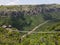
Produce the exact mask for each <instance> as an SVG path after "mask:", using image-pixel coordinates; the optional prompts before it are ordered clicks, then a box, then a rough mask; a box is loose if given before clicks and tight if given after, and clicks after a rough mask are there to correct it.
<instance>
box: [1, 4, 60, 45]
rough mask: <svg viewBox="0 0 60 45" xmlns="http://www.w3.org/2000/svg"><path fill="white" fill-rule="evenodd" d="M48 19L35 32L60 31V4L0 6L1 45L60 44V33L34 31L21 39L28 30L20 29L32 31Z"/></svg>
mask: <svg viewBox="0 0 60 45" xmlns="http://www.w3.org/2000/svg"><path fill="white" fill-rule="evenodd" d="M48 20H50V21H49V22H48V23H46V24H44V25H42V26H40V27H39V28H38V29H36V30H35V31H34V32H41V31H42V32H47V31H56V32H59V31H60V5H57V4H52V5H23V6H22V5H20V6H19V5H15V6H0V45H27V44H28V45H60V33H50V34H49V33H32V34H30V35H27V36H26V37H25V38H23V40H22V41H21V37H22V36H23V35H24V34H27V32H24V33H22V32H19V31H31V30H32V29H33V28H35V27H36V26H38V25H39V24H42V23H44V22H45V21H48ZM9 25H11V27H9ZM4 26H6V27H5V28H4ZM13 30H17V31H13Z"/></svg>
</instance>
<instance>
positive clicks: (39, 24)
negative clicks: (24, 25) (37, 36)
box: [21, 20, 49, 39]
mask: <svg viewBox="0 0 60 45" xmlns="http://www.w3.org/2000/svg"><path fill="white" fill-rule="evenodd" d="M47 22H49V20H47V21H45V22H43V23H41V24H39V25H38V26H36V27H35V28H33V29H32V31H29V32H28V33H27V34H24V35H23V36H22V37H21V39H23V38H24V37H26V36H27V35H29V34H31V33H33V32H34V31H35V30H36V29H37V28H39V27H41V26H42V25H44V24H46V23H47Z"/></svg>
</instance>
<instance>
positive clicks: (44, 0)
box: [0, 0, 60, 5]
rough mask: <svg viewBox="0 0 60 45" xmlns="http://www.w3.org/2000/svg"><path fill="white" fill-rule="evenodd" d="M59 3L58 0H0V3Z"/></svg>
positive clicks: (59, 0)
mask: <svg viewBox="0 0 60 45" xmlns="http://www.w3.org/2000/svg"><path fill="white" fill-rule="evenodd" d="M30 4H31V5H32V4H60V0H0V5H30Z"/></svg>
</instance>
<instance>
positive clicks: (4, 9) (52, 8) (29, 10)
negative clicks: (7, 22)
mask: <svg viewBox="0 0 60 45" xmlns="http://www.w3.org/2000/svg"><path fill="white" fill-rule="evenodd" d="M51 12H60V5H55V4H54V5H53V4H52V5H34V6H33V5H23V6H22V5H20V6H0V15H21V13H23V14H24V15H38V14H40V13H51Z"/></svg>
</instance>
